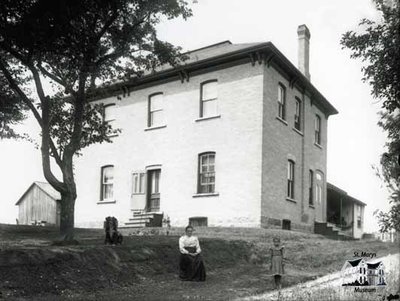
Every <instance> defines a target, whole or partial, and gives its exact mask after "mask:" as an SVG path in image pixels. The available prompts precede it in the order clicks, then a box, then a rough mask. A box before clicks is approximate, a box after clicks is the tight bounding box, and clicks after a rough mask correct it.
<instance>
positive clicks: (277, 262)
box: [270, 237, 284, 290]
mask: <svg viewBox="0 0 400 301" xmlns="http://www.w3.org/2000/svg"><path fill="white" fill-rule="evenodd" d="M272 241H273V243H274V245H273V247H272V248H270V251H271V273H272V275H274V280H275V288H277V289H279V290H280V289H281V288H282V282H281V281H282V275H283V274H284V270H283V259H284V247H283V246H282V245H281V240H280V238H279V237H274V239H273V240H272Z"/></svg>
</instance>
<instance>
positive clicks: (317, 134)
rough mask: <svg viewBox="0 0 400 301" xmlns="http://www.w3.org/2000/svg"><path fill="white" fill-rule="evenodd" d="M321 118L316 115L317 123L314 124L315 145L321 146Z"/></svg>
mask: <svg viewBox="0 0 400 301" xmlns="http://www.w3.org/2000/svg"><path fill="white" fill-rule="evenodd" d="M321 122H322V120H321V116H319V115H318V114H315V122H314V131H315V132H314V133H315V135H314V142H315V144H318V145H321Z"/></svg>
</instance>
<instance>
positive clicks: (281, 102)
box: [278, 84, 286, 120]
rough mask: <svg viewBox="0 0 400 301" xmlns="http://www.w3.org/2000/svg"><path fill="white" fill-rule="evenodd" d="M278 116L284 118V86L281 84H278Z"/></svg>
mask: <svg viewBox="0 0 400 301" xmlns="http://www.w3.org/2000/svg"><path fill="white" fill-rule="evenodd" d="M278 117H279V118H281V119H283V120H286V88H285V86H284V85H282V84H279V86H278Z"/></svg>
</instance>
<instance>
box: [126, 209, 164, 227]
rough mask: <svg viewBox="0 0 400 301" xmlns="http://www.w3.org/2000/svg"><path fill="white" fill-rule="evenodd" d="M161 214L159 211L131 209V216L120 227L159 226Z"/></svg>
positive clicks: (160, 224)
mask: <svg viewBox="0 0 400 301" xmlns="http://www.w3.org/2000/svg"><path fill="white" fill-rule="evenodd" d="M163 216H164V214H163V213H160V212H142V211H133V217H132V218H130V219H129V221H128V222H125V223H124V225H123V226H121V228H146V227H161V226H162V219H163Z"/></svg>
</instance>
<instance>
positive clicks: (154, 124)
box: [147, 92, 165, 127]
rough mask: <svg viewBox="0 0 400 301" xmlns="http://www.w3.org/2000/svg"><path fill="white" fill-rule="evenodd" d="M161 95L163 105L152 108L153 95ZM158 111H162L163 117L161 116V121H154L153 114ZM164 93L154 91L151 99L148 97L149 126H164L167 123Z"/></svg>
mask: <svg viewBox="0 0 400 301" xmlns="http://www.w3.org/2000/svg"><path fill="white" fill-rule="evenodd" d="M159 96H161V107H160V108H156V109H152V98H153V97H159ZM157 112H162V118H161V120H162V121H161V123H154V120H153V114H154V113H157ZM164 118H165V116H164V93H162V92H157V93H153V94H151V95H149V99H148V116H147V126H148V127H157V126H162V125H164V124H165V121H164Z"/></svg>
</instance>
